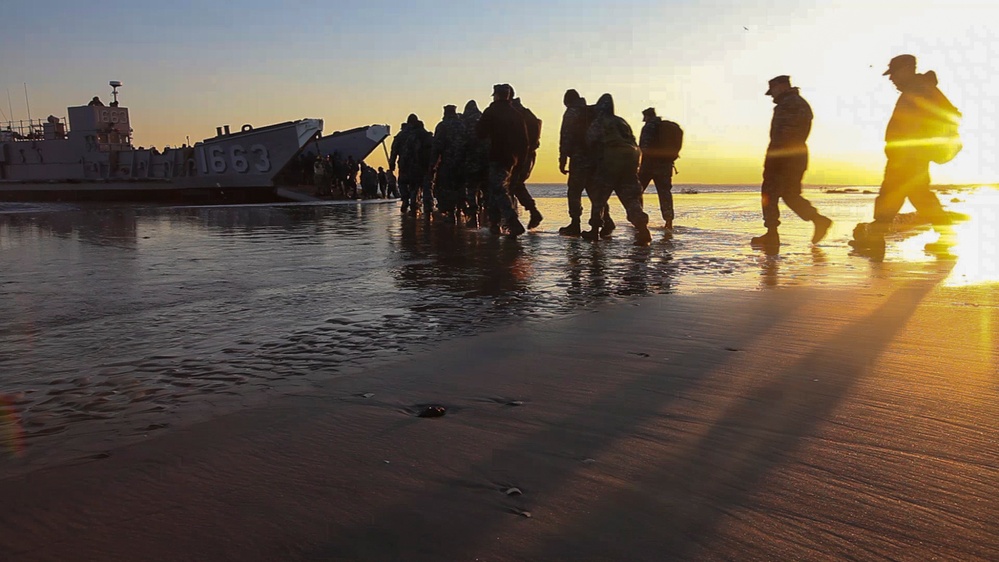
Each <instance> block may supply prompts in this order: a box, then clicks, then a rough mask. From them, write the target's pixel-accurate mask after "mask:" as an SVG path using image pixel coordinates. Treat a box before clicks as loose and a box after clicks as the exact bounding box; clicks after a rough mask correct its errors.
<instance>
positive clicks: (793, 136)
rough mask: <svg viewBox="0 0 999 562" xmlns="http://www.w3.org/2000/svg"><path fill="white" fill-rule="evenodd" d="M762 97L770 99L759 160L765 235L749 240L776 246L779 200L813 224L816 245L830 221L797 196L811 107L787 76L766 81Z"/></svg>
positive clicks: (754, 242) (802, 175)
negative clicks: (767, 127)
mask: <svg viewBox="0 0 999 562" xmlns="http://www.w3.org/2000/svg"><path fill="white" fill-rule="evenodd" d="M769 85H770V87H769V89H767V91H766V94H765V95H768V96H772V97H773V102H774V104H775V105H774V114H773V118H772V120H771V121H770V145H769V146H768V147H767V155H766V158H765V159H764V160H763V185H762V186H761V187H760V195H761V199H762V203H763V225H764V226H765V227H766V229H767V232H766V234H763V235H761V236H756V237H754V238H753V239H752V240H751V243H752V244H753V245H754V246H764V247H772V246H779V245H780V235H779V234H778V232H777V227H778V226H780V208H779V207H778V205H777V203H778V202H779V200H780V199H783V200H784V204H785V205H787V206H788V207H790V208H791V210H792V211H794V212H795V214H797V215H798V216H799V217H801V218H802V220H806V221H810V222H812V223H813V224H814V225H815V230H814V232H813V234H812V244H818V243H819V241H821V240H822V239H823V238H824V237H825V235H826V233H827V232H828V231H829V227H830V225H832V221H831V220H829V218H827V217H825V216H823V215H821V214H819V212H818V211H817V210H815V207H813V206H812V204H811V203H809V202H808V200H807V199H805V198H804V197H802V195H801V179H802V178H803V177H804V175H805V170H807V169H808V145H807V144H806V141H807V140H808V134H809V133H810V132H811V130H812V108H811V107H810V106H809V105H808V102H806V101H805V99H804V98H802V97H801V94H799V92H798V88H794V87H792V86H791V77H790V76H786V75H782V76H777V77H776V78H773V79H771V80H770V82H769Z"/></svg>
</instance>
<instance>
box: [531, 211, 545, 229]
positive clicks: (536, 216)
mask: <svg viewBox="0 0 999 562" xmlns="http://www.w3.org/2000/svg"><path fill="white" fill-rule="evenodd" d="M544 219H545V217H543V216H541V213H540V212H539V211H538V210H537V209H531V220H530V221H529V222H528V223H527V229H528V230H532V229H535V228H537V227H538V225H539V224H541V221H543V220H544Z"/></svg>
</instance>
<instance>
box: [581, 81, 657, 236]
mask: <svg viewBox="0 0 999 562" xmlns="http://www.w3.org/2000/svg"><path fill="white" fill-rule="evenodd" d="M594 109H595V110H596V116H595V117H594V119H593V123H592V124H591V125H590V128H589V129H587V131H586V143H587V145H588V146H589V149H590V150H591V151H592V153H593V155H594V158H595V162H594V163H595V166H596V168H595V169H596V171H595V172H594V175H593V181H592V182H591V184H590V186H589V196H590V205H591V207H590V230H589V231H587V232H583V233H582V236H583V238H586V239H587V240H597V239H599V238H600V236H601V234H602V230H601V229H602V228H603V226H604V219H603V213H602V212H601V210H602V209H603V208H604V206H605V205H606V204H607V200H608V199H609V198H610V196H611V194H612V193H617V197H618V199H620V200H621V204H622V205H623V206H624V210H625V211H626V212H627V213H628V222H630V223H631V224H633V225H634V226H635V245H636V246H648V245H649V243H650V242H652V233H650V232H649V215H647V214H645V211H644V210H642V188H641V187H640V186H639V185H638V160H639V152H638V143H637V142H635V134H634V133H633V132H632V131H631V126H630V125H628V122H627V121H625V120H624V119H622V118H620V117H618V116H617V115H615V114H614V98H612V97H611V95H610V94H604V95H602V96H600V99H598V100H597V103H596V105H595V106H594Z"/></svg>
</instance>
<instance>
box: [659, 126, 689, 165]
mask: <svg viewBox="0 0 999 562" xmlns="http://www.w3.org/2000/svg"><path fill="white" fill-rule="evenodd" d="M656 137H657V138H656V152H658V153H660V154H661V155H662V156H663V158H666V159H667V160H676V159H677V158H679V157H680V149H682V148H683V129H681V128H680V125H677V124H676V123H674V122H672V121H662V122H661V123H659V129H658V131H657V135H656Z"/></svg>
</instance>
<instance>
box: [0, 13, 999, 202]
mask: <svg viewBox="0 0 999 562" xmlns="http://www.w3.org/2000/svg"><path fill="white" fill-rule="evenodd" d="M12 4H15V6H14V7H10V6H8V7H7V9H6V10H4V14H3V16H4V21H5V24H6V25H5V31H4V33H3V34H0V87H3V88H5V90H0V96H3V97H7V92H9V96H10V98H9V99H10V104H9V105H8V103H7V100H6V99H3V100H0V108H2V110H3V114H5V115H6V116H7V117H10V116H11V115H10V114H11V113H13V117H14V118H15V119H24V118H25V117H26V116H27V108H26V104H25V95H24V89H25V84H27V90H28V101H29V104H30V109H31V116H32V117H34V118H44V117H45V116H47V115H49V114H55V115H57V116H59V117H63V116H65V115H66V106H69V105H84V104H85V103H86V102H87V101H88V100H89V99H90V98H91V97H93V96H94V95H100V96H101V98H102V99H104V100H105V101H108V100H110V88H109V87H108V86H107V83H108V81H109V80H121V81H122V82H123V83H124V86H123V87H122V88H121V89H120V96H121V97H120V100H121V104H122V105H123V106H127V107H128V108H129V109H130V113H131V118H132V125H133V127H134V129H135V132H134V142H135V144H136V145H144V146H150V145H154V146H158V147H163V146H166V145H179V144H181V143H183V142H185V140H186V137H190V139H191V140H192V141H197V140H201V139H203V138H205V137H209V136H212V135H214V131H215V127H216V126H218V125H223V124H229V125H231V126H232V127H233V128H234V129H238V128H239V126H241V125H242V124H244V123H251V124H253V125H254V126H262V125H266V124H269V123H274V122H279V121H287V120H292V119H299V118H304V117H317V118H322V119H324V120H325V124H326V132H332V131H335V130H342V129H349V128H352V127H356V126H360V125H367V124H372V123H387V124H389V125H391V127H392V130H393V132H395V131H396V130H397V129H398V127H399V124H400V123H401V122H402V121H404V120H405V118H406V115H408V114H409V113H410V112H415V113H416V114H417V115H419V116H420V118H421V119H422V120H423V121H424V123H426V125H427V127H428V128H430V129H431V130H432V129H433V127H434V126H435V125H436V124H437V122H438V121H439V120H440V115H441V108H442V106H443V105H445V104H454V105H457V106H458V108H459V111H460V110H461V108H462V107H463V106H464V104H465V102H466V101H468V100H469V99H475V100H476V101H477V102H478V103H479V107H480V108H483V109H484V108H485V107H486V105H487V104H488V103H489V101H490V93H491V89H492V85H493V84H494V83H497V82H507V83H510V84H512V85H513V86H514V87H515V88H516V90H517V94H518V95H519V96H520V97H521V99H522V100H523V103H524V105H526V106H527V107H529V108H531V109H532V110H533V111H534V112H535V113H536V114H537V115H538V116H539V117H540V118H541V119H542V120H543V122H544V126H543V132H542V139H541V143H542V146H541V149H540V151H539V155H538V164H537V166H536V168H535V173H534V176H533V177H532V181H535V182H560V181H563V176H562V175H561V174H560V173H559V172H558V167H557V154H558V129H559V124H560V122H561V116H562V111H563V109H564V108H563V106H562V94H563V92H564V91H565V90H566V88H576V89H577V90H579V92H580V93H581V94H583V96H584V97H586V98H587V100H588V101H589V102H591V103H592V102H594V101H596V99H597V97H598V96H599V95H600V94H602V93H604V92H610V93H611V94H613V95H614V97H615V101H616V106H617V110H618V114H619V115H621V116H623V117H624V118H626V119H627V120H628V121H629V122H630V123H631V125H632V127H633V128H634V129H635V133H636V135H637V133H638V131H639V129H640V128H641V125H642V122H641V111H642V109H644V108H646V107H648V106H654V107H656V108H657V109H658V111H659V114H660V115H663V116H664V117H666V118H669V119H672V120H675V121H677V122H679V123H680V124H681V126H682V127H683V128H684V130H685V133H686V135H685V143H684V151H683V153H682V157H681V159H680V161H678V162H677V168H678V169H679V175H678V176H677V177H676V178H675V180H674V181H675V182H677V183H749V184H752V183H757V182H759V181H760V174H761V169H762V156H763V152H764V150H765V148H766V144H767V141H768V130H769V121H770V117H771V113H772V108H773V104H772V103H771V101H770V98H769V97H765V96H764V95H763V92H764V91H765V90H766V87H767V80H768V79H770V78H772V77H773V76H776V75H778V74H789V75H791V79H792V82H793V83H794V85H796V86H800V87H801V93H802V95H803V96H804V97H805V99H807V100H808V101H809V102H810V103H811V105H812V108H813V111H814V113H815V121H814V124H813V129H812V135H811V138H810V141H809V146H810V149H811V154H812V164H811V167H810V170H809V172H808V173H807V174H806V176H805V182H806V183H809V184H817V185H823V184H829V185H831V184H877V183H880V176H881V170H882V168H883V166H884V156H883V152H882V150H883V135H884V127H885V125H886V123H887V121H888V117H889V116H890V114H891V110H892V107H893V105H894V103H895V99H896V97H897V92H896V90H895V89H894V86H892V84H891V83H890V82H889V81H888V79H887V78H885V77H882V76H881V73H882V72H884V70H885V68H886V67H887V63H888V60H889V59H890V58H891V57H892V56H894V55H896V54H900V53H904V52H907V53H912V54H914V55H916V56H917V57H918V58H919V70H920V71H924V70H930V69H932V70H935V71H936V72H937V75H938V77H939V79H940V87H941V89H942V90H943V92H944V93H945V94H947V96H948V97H949V98H950V99H951V101H952V102H953V103H954V104H955V105H956V106H957V107H958V108H959V109H960V110H961V111H962V112H963V113H964V123H963V126H962V135H963V140H964V145H965V148H964V151H963V152H962V154H960V155H959V156H958V157H957V158H956V159H955V160H954V161H953V162H951V163H949V164H947V165H946V166H941V167H934V168H933V170H932V171H933V174H934V180H935V181H936V182H937V183H979V182H989V183H995V182H999V138H997V128H996V126H997V124H999V107H997V106H999V32H996V31H993V30H992V28H994V26H995V22H996V21H999V7H996V6H997V3H995V2H955V3H952V4H949V5H945V4H944V3H943V2H939V1H932V2H931V1H923V0H912V1H908V2H899V1H879V2H870V1H852V0H851V1H846V0H840V1H817V0H816V1H810V0H798V1H784V0H769V1H763V0H742V1H703V0H702V1H687V0H680V1H672V2H664V1H659V2H653V1H648V0H645V1H638V0H618V1H616V2H606V1H601V2H596V1H592V0H573V1H568V0H555V1H543V0H537V1H526V0H507V1H504V2H478V1H474V0H469V1H444V0H438V1H429V0H424V1H421V0H414V1H412V2H408V3H401V2H395V1H393V2H386V1H381V0H369V1H365V2H354V1H338V0H332V1H311V0H310V1H296V0H289V1H286V2H273V1H270V2H264V1H260V0H233V1H232V2H211V3H210V2H204V1H203V0H199V1H191V0H177V1H172V2H165V1H157V2H145V1H142V0H136V1H132V2H120V1H118V2H105V1H101V0H93V1H89V2H79V1H75V0H74V1H68V0H39V1H35V2H16V3H12ZM0 117H2V116H0ZM369 163H371V164H373V165H376V166H377V165H384V163H385V156H384V154H383V153H382V151H381V150H380V149H379V150H378V151H377V152H376V153H375V155H373V156H372V157H371V158H369Z"/></svg>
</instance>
